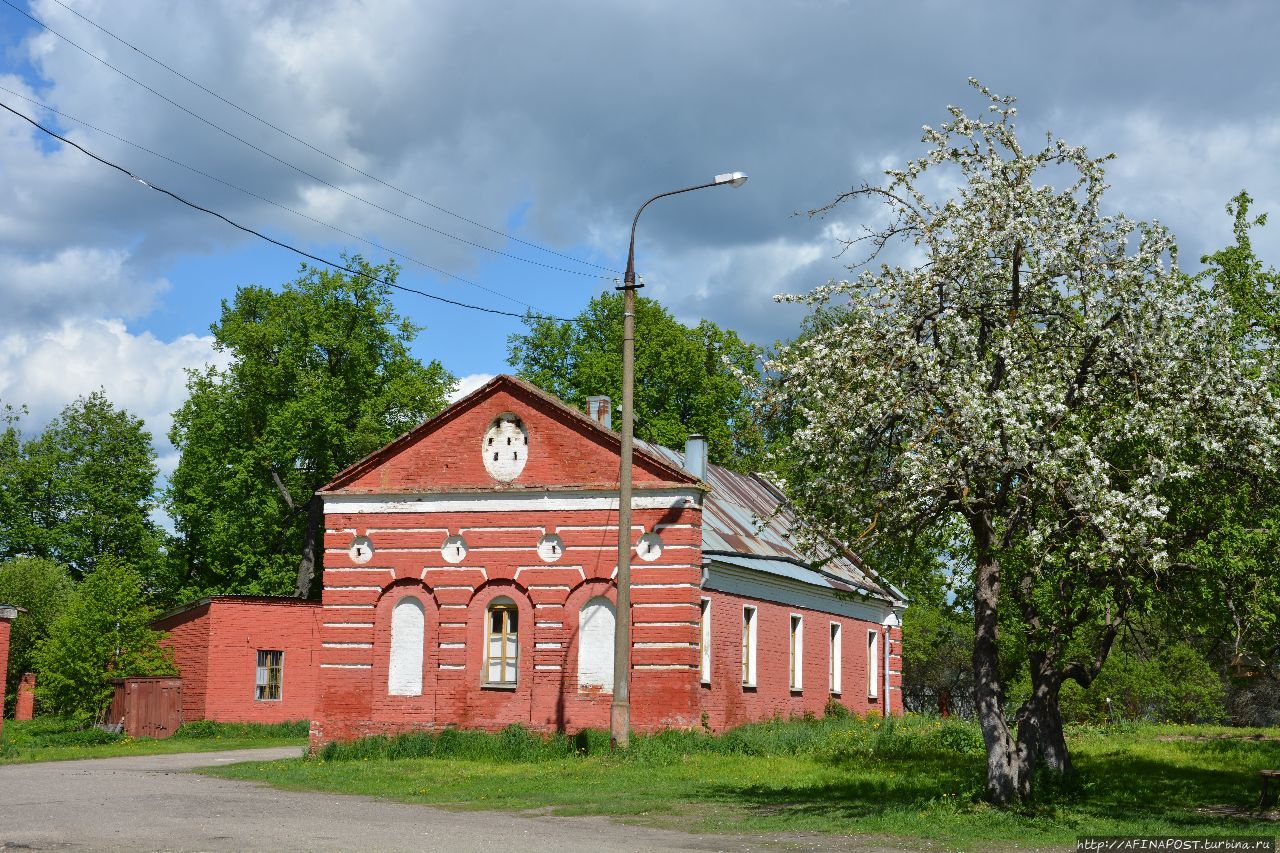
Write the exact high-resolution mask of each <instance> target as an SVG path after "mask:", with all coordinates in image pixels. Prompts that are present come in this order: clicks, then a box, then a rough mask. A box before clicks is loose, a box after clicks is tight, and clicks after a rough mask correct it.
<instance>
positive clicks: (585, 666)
mask: <svg viewBox="0 0 1280 853" xmlns="http://www.w3.org/2000/svg"><path fill="white" fill-rule="evenodd" d="M616 622H617V620H616V618H615V613H614V609H613V602H612V601H610V600H609V599H607V598H605V597H603V596H601V597H599V598H593V599H591V600H590V601H588V602H587V603H586V604H584V605H582V612H581V613H579V614H578V686H579V687H593V688H602V689H603V690H604V692H606V693H611V692H613V632H614V627H615V625H616Z"/></svg>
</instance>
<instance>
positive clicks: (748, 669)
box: [742, 604, 756, 687]
mask: <svg viewBox="0 0 1280 853" xmlns="http://www.w3.org/2000/svg"><path fill="white" fill-rule="evenodd" d="M742 686H743V687H755V686H756V609H755V608H754V607H752V606H751V605H749V604H748V605H745V606H744V607H743V608H742Z"/></svg>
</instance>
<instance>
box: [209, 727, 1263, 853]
mask: <svg viewBox="0 0 1280 853" xmlns="http://www.w3.org/2000/svg"><path fill="white" fill-rule="evenodd" d="M1070 740H1071V749H1072V753H1073V756H1074V758H1075V761H1076V765H1077V769H1078V770H1079V771H1080V772H1079V779H1078V780H1077V781H1076V782H1075V783H1074V784H1072V785H1070V786H1066V787H1060V788H1058V789H1050V788H1049V787H1042V789H1041V791H1040V793H1039V795H1038V796H1037V799H1036V802H1033V803H1029V804H1025V805H1021V806H1019V807H1017V808H1013V809H1007V810H1000V809H994V808H992V807H990V806H989V805H987V804H986V803H984V802H982V800H981V798H980V793H981V789H982V782H983V778H984V777H983V772H984V766H985V759H984V757H983V755H982V753H981V748H980V745H981V740H980V738H979V737H978V735H977V732H976V729H973V728H970V727H968V726H965V725H963V724H956V723H952V722H947V723H939V722H937V721H931V720H925V719H908V720H907V721H906V722H905V723H899V724H897V725H896V726H894V727H892V728H890V727H887V726H885V725H883V724H881V723H879V722H877V721H858V720H843V721H831V720H818V721H804V720H793V721H788V722H773V723H766V724H760V725H757V726H748V727H745V728H743V729H739V730H735V731H734V732H730V733H727V734H725V735H722V736H720V737H710V736H706V735H702V734H699V733H667V734H665V735H658V736H654V737H651V738H637V739H636V742H635V743H634V744H633V747H632V750H631V752H630V754H628V755H627V756H625V757H622V756H619V755H616V754H613V753H611V752H610V751H609V750H608V747H607V739H605V738H604V736H603V734H601V733H590V734H589V735H588V736H586V737H582V738H579V739H578V740H577V741H576V742H575V741H574V740H573V739H570V738H557V739H553V740H552V741H551V742H549V743H547V742H543V741H541V740H540V739H538V738H536V737H535V736H532V735H529V734H527V733H525V732H524V731H523V730H508V731H506V732H504V733H502V734H499V735H484V734H480V733H470V732H466V733H463V732H454V733H453V734H452V735H450V734H446V735H442V736H438V737H434V736H430V735H415V736H407V737H401V738H393V739H386V738H374V739H369V740H367V741H362V742H357V743H356V744H353V745H350V746H342V747H337V748H334V749H331V750H330V751H329V755H328V757H324V756H321V757H317V758H307V759H296V760H289V761H272V762H256V763H246V764H237V765H230V766H224V767H218V768H210V769H208V770H207V771H201V772H208V773H211V774H216V775H219V776H225V777H231V778H237V779H249V780H255V781H260V782H265V783H268V784H271V785H275V786H278V787H282V788H289V789H296V790H321V791H331V792H341V793H351V794H366V795H371V796H379V797H389V798H393V799H397V800H403V801H406V802H415V803H430V804H434V805H442V806H447V807H452V808H465V809H497V810H508V811H525V810H538V811H539V812H541V813H552V814H561V815H612V816H616V817H619V818H620V819H622V820H624V821H633V822H637V823H644V824H650V825H658V826H667V827H672V828H678V829H683V830H688V831H694V832H718V833H783V834H787V833H796V832H819V833H835V834H840V835H869V836H875V837H878V838H880V839H882V840H884V841H887V842H890V843H892V842H894V841H895V840H896V841H897V843H901V844H903V845H904V846H912V845H913V843H915V842H923V841H925V840H928V841H931V842H932V843H933V846H934V847H944V848H948V849H964V850H975V849H985V848H990V847H992V846H996V847H1008V846H1037V845H1040V846H1043V845H1055V846H1058V845H1062V846H1072V845H1074V842H1075V840H1076V836H1078V835H1082V834H1097V835H1226V834H1246V835H1266V836H1272V835H1274V834H1275V833H1276V831H1277V828H1280V824H1277V823H1274V822H1272V821H1269V820H1263V819H1260V818H1259V816H1257V815H1250V814H1249V809H1251V808H1252V806H1253V805H1254V803H1255V802H1256V800H1257V796H1258V790H1259V783H1258V778H1257V771H1258V770H1260V769H1262V768H1280V730H1272V731H1261V730H1250V731H1247V732H1244V731H1241V730H1231V729H1221V728H1208V727H1176V726H1161V727H1156V726H1143V727H1123V728H1120V727H1117V728H1113V729H1080V730H1076V731H1074V732H1073V733H1072V735H1071V739H1070ZM415 754H416V755H418V756H419V757H397V756H413V755H415Z"/></svg>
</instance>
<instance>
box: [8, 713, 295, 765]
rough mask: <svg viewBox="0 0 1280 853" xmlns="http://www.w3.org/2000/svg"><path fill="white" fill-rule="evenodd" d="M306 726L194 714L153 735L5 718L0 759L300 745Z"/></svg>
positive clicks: (47, 719) (23, 760)
mask: <svg viewBox="0 0 1280 853" xmlns="http://www.w3.org/2000/svg"><path fill="white" fill-rule="evenodd" d="M307 729H308V723H307V722H306V721H302V722H294V723H278V724H273V725H260V724H256V723H212V722H209V721H207V720H198V721H196V722H194V723H187V724H186V725H184V726H182V727H181V728H179V729H178V731H177V732H175V733H174V735H173V736H172V737H169V738H164V739H161V740H153V739H151V738H138V739H133V738H129V737H125V736H124V735H117V734H110V733H109V732H104V731H101V730H99V729H92V728H90V729H82V728H78V727H77V726H76V725H75V724H73V723H72V722H71V721H69V720H65V719H62V718H60V717H40V718H38V719H35V720H23V721H17V720H5V723H4V730H3V731H2V732H0V764H23V763H27V762H31V761H68V760H71V759H77V758H110V757H113V756H119V755H159V754H170V753H177V752H209V751H213V750H221V749H251V748H255V747H267V746H301V745H305V744H306V742H307Z"/></svg>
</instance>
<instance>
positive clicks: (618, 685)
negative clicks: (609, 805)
mask: <svg viewBox="0 0 1280 853" xmlns="http://www.w3.org/2000/svg"><path fill="white" fill-rule="evenodd" d="M746 182H747V176H746V175H745V174H743V173H742V172H727V173H725V174H723V175H716V176H715V178H714V179H712V181H711V182H710V183H708V184H699V185H698V186H696V187H685V188H684V189H682V190H671V191H670V192H665V193H658V194H657V195H655V196H654V197H653V198H651V199H649V200H648V201H646V202H645V203H644V204H642V205H640V209H639V210H637V211H636V215H635V218H634V219H632V220H631V245H630V248H629V249H628V250H627V272H626V275H625V277H624V278H623V280H622V286H621V287H619V288H618V289H619V290H621V291H622V293H623V309H622V451H621V460H620V462H619V470H618V603H617V609H616V610H615V613H616V614H617V618H616V619H615V620H614V634H613V704H612V705H611V706H610V708H609V733H610V739H611V740H612V741H613V743H614V745H615V746H620V747H624V748H625V747H626V746H627V744H628V743H629V742H630V739H631V695H630V694H631V687H630V685H631V455H632V453H631V451H632V444H633V437H632V431H633V429H634V427H635V413H634V411H633V398H634V396H635V394H634V386H635V358H636V354H635V332H636V290H637V289H639V288H640V287H643V286H644V285H639V284H636V224H637V223H639V221H640V214H642V213H644V209H645V208H646V207H648V206H649V205H651V204H653V203H654V202H655V201H657V200H658V199H660V198H666V197H667V196H669V195H679V194H680V193H688V192H693V191H694V190H705V189H710V188H711V187H740V186H742V185H743V184H745V183H746Z"/></svg>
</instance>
